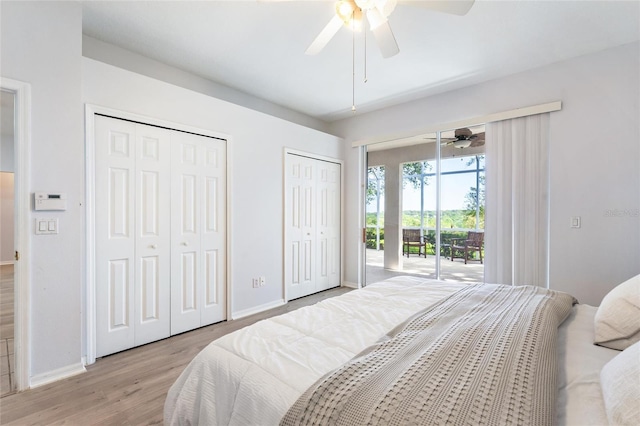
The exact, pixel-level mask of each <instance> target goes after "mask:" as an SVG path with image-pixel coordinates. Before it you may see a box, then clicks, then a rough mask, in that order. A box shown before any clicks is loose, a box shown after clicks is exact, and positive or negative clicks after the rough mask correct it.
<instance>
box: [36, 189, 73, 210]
mask: <svg viewBox="0 0 640 426" xmlns="http://www.w3.org/2000/svg"><path fill="white" fill-rule="evenodd" d="M34 204H35V209H36V210H66V209H67V194H64V193H58V194H49V193H46V192H36V193H35V203H34Z"/></svg>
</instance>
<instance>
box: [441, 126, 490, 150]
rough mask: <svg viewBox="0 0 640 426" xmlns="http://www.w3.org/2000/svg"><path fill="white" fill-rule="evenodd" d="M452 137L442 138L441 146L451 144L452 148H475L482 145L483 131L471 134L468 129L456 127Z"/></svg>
mask: <svg viewBox="0 0 640 426" xmlns="http://www.w3.org/2000/svg"><path fill="white" fill-rule="evenodd" d="M454 136H455V137H453V138H443V139H441V141H440V143H441V146H453V147H454V148H460V149H462V148H475V147H478V146H482V145H484V132H482V133H476V134H473V132H472V131H471V130H469V129H467V128H466V127H465V128H462V129H456V131H455V133H454Z"/></svg>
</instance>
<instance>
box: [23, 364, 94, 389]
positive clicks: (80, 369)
mask: <svg viewBox="0 0 640 426" xmlns="http://www.w3.org/2000/svg"><path fill="white" fill-rule="evenodd" d="M86 371H87V369H86V368H84V362H80V363H78V364H72V365H67V366H66V367H61V368H58V369H55V370H52V371H48V372H46V373H42V374H36V375H35V376H33V377H31V380H30V381H29V382H30V383H29V385H30V387H31V388H32V389H33V388H37V387H39V386H44V385H48V384H49V383H53V382H57V381H58V380H62V379H66V378H68V377H73V376H77V375H78V374H82V373H85V372H86Z"/></svg>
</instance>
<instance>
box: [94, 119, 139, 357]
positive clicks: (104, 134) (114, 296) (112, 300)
mask: <svg viewBox="0 0 640 426" xmlns="http://www.w3.org/2000/svg"><path fill="white" fill-rule="evenodd" d="M95 150H96V182H95V185H96V200H95V207H96V265H95V266H96V268H95V269H96V301H97V303H96V328H97V330H96V355H97V356H98V357H100V356H104V355H107V354H110V353H113V352H118V351H121V350H124V349H127V348H130V347H132V346H133V345H134V338H135V335H134V326H133V321H134V279H135V278H134V274H135V222H134V221H135V214H134V205H135V200H134V194H135V152H136V149H135V124H133V123H129V122H126V121H121V120H113V119H109V118H104V117H96V120H95Z"/></svg>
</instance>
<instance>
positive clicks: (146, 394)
mask: <svg viewBox="0 0 640 426" xmlns="http://www.w3.org/2000/svg"><path fill="white" fill-rule="evenodd" d="M350 290H351V289H349V288H345V287H339V288H335V289H331V290H327V291H324V292H322V293H318V294H315V295H311V296H308V297H304V298H300V299H297V300H293V301H291V302H289V303H287V304H286V305H284V306H281V307H279V308H275V309H272V310H269V311H267V312H263V313H259V314H256V315H252V316H250V317H246V318H241V319H239V320H235V321H227V322H222V323H219V324H215V325H211V326H208V327H203V328H200V329H197V330H194V331H190V332H188V333H183V334H180V335H178V336H174V337H171V338H169V339H165V340H162V341H159V342H154V343H150V344H148V345H145V346H141V347H138V348H134V349H130V350H128V351H124V352H120V353H117V354H114V355H110V356H107V357H104V358H101V359H99V360H98V361H97V362H96V363H95V364H93V365H90V366H88V367H87V372H86V373H84V374H80V375H78V376H74V377H70V378H68V379H65V380H61V381H59V382H56V383H51V384H48V385H45V386H41V387H39V388H36V389H31V390H28V391H25V392H21V393H18V394H13V395H8V396H5V397H3V398H2V399H0V424H2V425H83V426H84V425H93V424H101V425H143V424H146V425H155V424H162V414H163V413H162V412H163V408H164V401H165V398H166V395H167V391H168V390H169V387H170V386H171V385H172V384H173V383H174V382H175V380H176V379H177V378H178V376H179V375H180V373H182V371H183V370H184V368H185V367H186V366H187V364H188V363H189V362H190V361H191V360H192V359H193V357H194V356H196V355H197V354H198V353H199V352H200V351H201V350H202V349H203V348H204V347H205V346H206V345H208V344H209V343H210V342H211V341H213V340H215V339H217V338H219V337H221V336H224V335H225V334H228V333H231V332H233V331H235V330H238V329H240V328H243V327H245V326H247V325H251V324H253V323H255V322H257V321H260V320H262V319H265V318H269V317H272V316H275V315H280V314H283V313H286V312H290V311H292V310H295V309H298V308H300V307H303V306H308V305H312V304H314V303H317V302H319V301H321V300H324V299H326V298H329V297H335V296H338V295H340V294H344V293H346V292H348V291H350Z"/></svg>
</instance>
